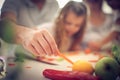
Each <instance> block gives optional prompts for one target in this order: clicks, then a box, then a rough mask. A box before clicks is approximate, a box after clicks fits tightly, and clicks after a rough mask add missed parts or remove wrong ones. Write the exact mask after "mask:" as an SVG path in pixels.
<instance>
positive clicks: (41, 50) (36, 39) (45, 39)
mask: <svg viewBox="0 0 120 80" xmlns="http://www.w3.org/2000/svg"><path fill="white" fill-rule="evenodd" d="M19 37H20V38H21V41H22V45H23V46H24V48H25V49H27V50H28V51H30V52H31V53H33V55H35V56H44V55H57V53H58V48H57V45H56V43H55V40H54V39H53V37H52V36H51V35H50V34H49V33H48V32H47V31H46V30H35V29H27V30H25V31H24V33H23V34H22V35H20V36H19Z"/></svg>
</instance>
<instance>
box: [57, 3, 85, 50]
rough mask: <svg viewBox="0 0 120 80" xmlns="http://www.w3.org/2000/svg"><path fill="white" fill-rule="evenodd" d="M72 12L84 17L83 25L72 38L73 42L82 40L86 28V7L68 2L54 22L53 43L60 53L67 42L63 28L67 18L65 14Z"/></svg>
mask: <svg viewBox="0 0 120 80" xmlns="http://www.w3.org/2000/svg"><path fill="white" fill-rule="evenodd" d="M70 11H72V12H73V13H75V14H76V15H77V16H84V17H85V19H84V21H83V24H82V25H80V26H81V28H80V30H79V31H78V32H77V33H76V34H75V35H74V36H73V39H74V42H75V41H80V40H81V39H82V36H83V33H84V30H85V26H86V17H87V10H86V6H85V5H84V4H83V3H82V2H75V1H70V2H68V3H67V4H66V5H65V6H64V7H63V8H62V9H61V11H60V13H59V15H58V17H57V18H56V20H55V33H56V34H55V41H56V43H57V45H58V48H59V50H60V51H62V48H63V47H64V46H65V43H66V42H67V40H68V39H67V35H66V31H65V28H64V20H65V18H66V16H67V14H68V13H69V12H70Z"/></svg>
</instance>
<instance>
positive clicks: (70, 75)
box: [43, 69, 98, 80]
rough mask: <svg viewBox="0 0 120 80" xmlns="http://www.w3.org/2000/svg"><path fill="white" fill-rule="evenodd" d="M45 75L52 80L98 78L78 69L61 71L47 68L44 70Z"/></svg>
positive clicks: (95, 79) (87, 79)
mask: <svg viewBox="0 0 120 80" xmlns="http://www.w3.org/2000/svg"><path fill="white" fill-rule="evenodd" d="M43 75H44V76H45V77H46V78H49V79H52V80H98V78H97V77H96V76H93V75H90V74H88V73H85V72H78V71H60V70H53V69H46V70H44V71H43Z"/></svg>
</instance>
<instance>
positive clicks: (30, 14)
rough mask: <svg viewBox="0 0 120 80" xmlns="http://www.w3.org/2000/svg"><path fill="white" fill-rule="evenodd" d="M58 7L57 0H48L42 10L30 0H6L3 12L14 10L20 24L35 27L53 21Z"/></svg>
mask: <svg viewBox="0 0 120 80" xmlns="http://www.w3.org/2000/svg"><path fill="white" fill-rule="evenodd" d="M58 8H59V7H58V3H57V1H56V0H46V3H45V5H44V6H43V8H42V9H41V10H39V9H38V7H37V6H36V5H35V4H33V3H32V2H31V1H30V0H5V2H4V4H3V7H2V9H1V12H8V11H10V12H13V13H15V15H16V17H17V22H18V24H21V25H24V26H27V27H28V26H29V27H33V26H34V27H35V26H36V25H39V24H41V23H44V22H48V21H51V20H52V19H53V18H54V16H55V14H56V12H57V10H58Z"/></svg>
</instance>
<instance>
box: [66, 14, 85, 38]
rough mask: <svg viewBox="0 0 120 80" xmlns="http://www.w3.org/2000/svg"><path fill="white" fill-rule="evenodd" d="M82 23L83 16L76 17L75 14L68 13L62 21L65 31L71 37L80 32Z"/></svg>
mask: <svg viewBox="0 0 120 80" xmlns="http://www.w3.org/2000/svg"><path fill="white" fill-rule="evenodd" d="M83 21H84V16H77V15H76V14H75V13H73V12H69V13H68V15H67V16H66V18H65V21H64V25H65V30H66V32H67V34H68V36H73V35H74V34H75V33H77V32H78V31H79V30H80V28H81V25H82V23H83Z"/></svg>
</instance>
